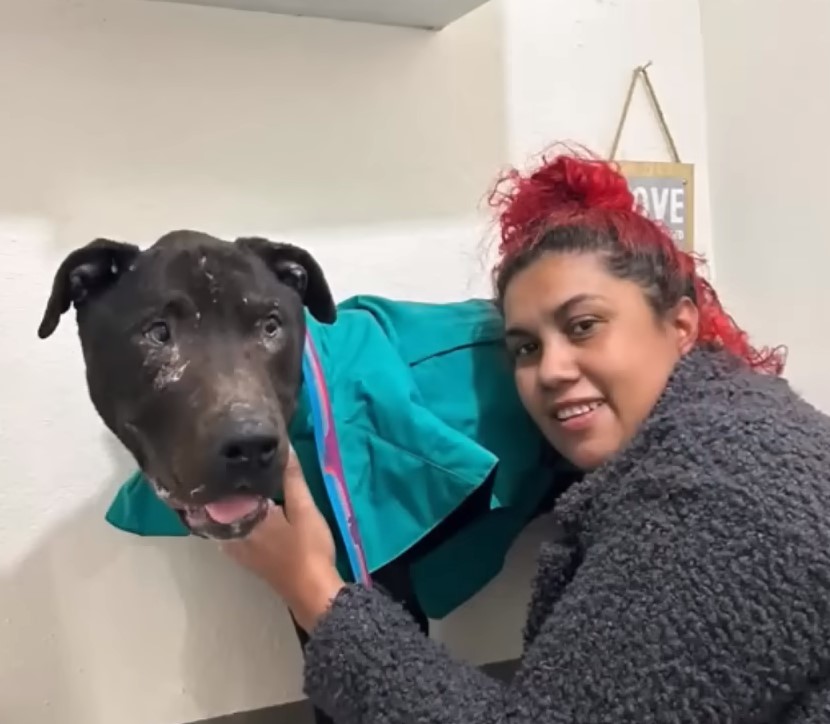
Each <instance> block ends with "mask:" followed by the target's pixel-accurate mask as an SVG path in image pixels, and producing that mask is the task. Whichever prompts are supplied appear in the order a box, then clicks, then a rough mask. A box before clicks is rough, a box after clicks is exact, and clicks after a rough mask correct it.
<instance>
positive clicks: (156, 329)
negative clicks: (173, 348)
mask: <svg viewBox="0 0 830 724" xmlns="http://www.w3.org/2000/svg"><path fill="white" fill-rule="evenodd" d="M144 334H145V336H146V337H147V338H148V339H149V340H150V341H151V342H153V343H155V344H167V343H168V342H169V341H170V338H171V336H172V335H171V334H170V326H169V325H168V324H167V322H154V323H153V324H151V325H150V326H149V327H148V328H147V331H146V332H145V333H144Z"/></svg>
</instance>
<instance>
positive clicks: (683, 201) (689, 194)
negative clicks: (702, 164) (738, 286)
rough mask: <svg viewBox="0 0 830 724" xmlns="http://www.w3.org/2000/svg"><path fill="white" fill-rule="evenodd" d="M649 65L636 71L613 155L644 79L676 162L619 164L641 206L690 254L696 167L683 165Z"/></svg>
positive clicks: (692, 233) (615, 139) (692, 236)
mask: <svg viewBox="0 0 830 724" xmlns="http://www.w3.org/2000/svg"><path fill="white" fill-rule="evenodd" d="M648 65H649V64H646V65H644V66H639V67H637V68H635V69H634V74H633V76H632V78H631V85H630V86H629V88H628V95H627V97H626V99H625V105H624V106H623V112H622V116H621V117H620V122H619V124H618V126H617V132H616V135H615V136H614V143H613V145H612V147H611V153H610V155H609V157H610V159H611V160H614V161H615V157H616V154H617V148H618V147H619V142H620V136H621V135H622V130H623V126H624V125H625V121H626V119H627V117H628V109H629V106H630V105H631V98H632V95H633V94H634V88H635V86H636V84H637V80H638V79H642V81H643V83H644V84H645V86H646V90H647V91H648V94H649V97H650V98H651V101H652V104H653V106H654V110H655V112H656V114H657V118H658V120H659V122H660V127H661V128H662V130H663V134H664V135H665V138H666V141H667V143H668V145H669V149H670V151H671V155H672V158H673V160H672V161H671V162H665V161H615V162H616V164H617V165H618V166H619V168H620V171H621V172H622V174H623V175H624V176H625V178H626V180H627V181H628V185H629V186H630V188H631V192H632V193H633V194H634V199H635V201H636V202H637V204H638V205H639V206H640V207H641V208H642V209H643V211H644V212H645V213H646V214H648V215H649V216H650V217H651V218H653V219H655V220H656V221H659V222H661V223H662V224H663V225H664V226H665V228H666V229H668V231H669V232H670V233H671V234H672V236H673V237H674V239H675V240H676V242H677V244H678V246H680V247H681V248H682V249H684V250H686V251H693V250H694V248H695V247H694V211H695V207H694V165H693V164H690V163H682V162H681V161H680V156H679V154H678V152H677V147H676V146H675V144H674V139H673V138H672V135H671V132H670V131H669V127H668V124H667V123H666V119H665V117H664V116H663V110H662V108H661V107H660V103H659V102H658V100H657V95H656V93H655V92H654V88H653V86H652V85H651V80H650V79H649V77H648V73H647V72H646V69H647V68H648Z"/></svg>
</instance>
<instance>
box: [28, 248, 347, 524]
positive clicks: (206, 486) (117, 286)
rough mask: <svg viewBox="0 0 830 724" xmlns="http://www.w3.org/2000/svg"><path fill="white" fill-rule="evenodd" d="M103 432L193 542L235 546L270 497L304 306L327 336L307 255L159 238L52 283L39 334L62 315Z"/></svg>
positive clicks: (326, 294) (93, 255)
mask: <svg viewBox="0 0 830 724" xmlns="http://www.w3.org/2000/svg"><path fill="white" fill-rule="evenodd" d="M72 304H74V306H75V308H76V310H77V324H78V331H79V335H80V340H81V346H82V350H83V355H84V361H85V365H86V377H87V386H88V389H89V393H90V397H91V399H92V402H93V404H94V406H95V408H96V410H97V411H98V414H99V415H100V416H101V418H102V420H103V421H104V423H105V424H106V425H107V426H108V427H109V428H110V430H112V432H113V433H114V434H115V435H116V436H117V437H118V438H119V439H120V440H121V442H122V443H123V444H124V445H125V446H126V447H127V448H128V449H129V450H130V451H131V453H132V454H133V456H134V457H135V459H136V461H137V463H138V465H139V467H140V468H141V469H142V471H143V472H144V474H145V475H146V477H147V478H148V479H150V480H151V481H152V483H153V485H154V487H155V490H156V493H157V494H158V495H159V496H160V497H161V498H162V499H164V500H165V501H166V502H167V503H168V504H169V505H170V506H172V507H173V508H175V509H176V510H177V511H178V512H179V514H180V516H181V517H182V520H183V521H184V522H185V524H186V525H187V526H188V527H189V528H190V529H191V531H192V532H194V533H195V534H197V535H201V536H205V537H211V538H233V537H239V536H243V535H245V534H247V532H248V531H250V530H251V528H253V527H254V525H256V523H257V522H259V520H261V519H262V517H263V516H264V514H265V511H266V509H267V508H266V506H267V500H268V499H269V498H272V497H274V496H275V495H277V494H278V493H279V492H280V487H281V483H282V480H281V478H282V471H283V469H284V467H285V462H286V459H287V454H288V447H289V440H288V435H287V426H288V424H289V422H290V420H291V417H292V415H293V414H294V410H295V406H296V398H297V393H298V390H299V387H300V383H301V370H302V351H303V342H304V338H305V317H304V306H305V307H308V309H309V311H310V313H311V314H313V315H314V316H315V317H316V318H317V319H319V320H320V321H323V322H333V321H334V319H335V314H336V312H335V306H334V302H333V300H332V296H331V292H330V291H329V288H328V285H327V283H326V280H325V278H324V275H323V273H322V271H321V269H320V267H319V266H318V264H317V263H316V261H315V260H314V259H313V258H312V257H311V255H310V254H308V253H307V252H306V251H304V250H302V249H300V248H298V247H295V246H292V245H290V244H280V243H275V242H271V241H268V240H266V239H261V238H244V239H237V240H236V241H235V242H233V243H230V242H226V241H222V240H219V239H216V238H214V237H211V236H208V235H206V234H201V233H198V232H193V231H178V232H172V233H170V234H167V235H165V236H163V237H162V238H161V239H159V240H158V241H157V242H156V243H155V244H154V245H153V246H151V247H150V248H148V249H147V250H145V251H141V250H140V249H139V248H138V247H137V246H134V245H132V244H126V243H123V242H117V241H110V240H107V239H97V240H95V241H93V242H91V243H90V244H88V245H86V246H84V247H81V248H79V249H76V250H75V251H73V252H72V253H71V254H69V256H67V258H66V259H65V260H64V261H63V263H62V264H61V266H60V268H59V269H58V271H57V274H56V275H55V279H54V283H53V287H52V293H51V296H50V298H49V301H48V304H47V306H46V310H45V313H44V316H43V321H42V322H41V325H40V328H39V330H38V334H39V336H40V337H41V338H46V337H48V336H49V335H51V334H52V332H54V330H55V328H56V327H57V325H58V322H59V321H60V318H61V315H62V314H63V313H64V312H66V311H67V310H68V309H69V307H70V305H72Z"/></svg>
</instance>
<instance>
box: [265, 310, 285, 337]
mask: <svg viewBox="0 0 830 724" xmlns="http://www.w3.org/2000/svg"><path fill="white" fill-rule="evenodd" d="M281 328H282V325H281V324H280V319H279V317H278V316H277V315H276V314H269V315H268V316H267V317H266V318H265V319H264V320H263V321H262V333H263V334H264V335H265V336H266V337H276V336H277V335H278V334H279V332H280V329H281Z"/></svg>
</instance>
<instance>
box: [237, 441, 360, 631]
mask: <svg viewBox="0 0 830 724" xmlns="http://www.w3.org/2000/svg"><path fill="white" fill-rule="evenodd" d="M284 496H285V505H284V507H279V506H277V505H273V504H272V505H271V506H270V508H269V510H268V515H267V516H266V517H265V519H264V520H263V521H262V522H261V523H259V525H257V526H256V528H254V529H253V530H252V531H251V532H250V533H249V534H248V536H247V537H246V538H244V539H242V540H235V541H226V542H223V543H222V544H221V548H222V550H223V551H224V552H225V553H227V554H228V555H229V556H230V557H231V558H232V559H233V560H235V561H236V562H237V563H239V564H240V565H242V566H244V567H245V568H248V569H249V570H251V571H253V572H254V573H255V574H256V575H258V576H259V577H260V578H262V579H263V580H265V581H266V582H267V583H268V584H269V585H270V586H271V587H272V588H273V589H274V590H275V591H276V592H277V593H278V594H279V595H280V597H281V598H282V599H283V600H284V601H285V603H286V604H287V605H288V607H289V608H290V609H291V612H292V613H293V614H294V618H295V619H296V620H297V623H298V624H299V625H300V626H301V627H302V628H303V629H305V630H306V631H309V630H311V629H312V628H313V627H314V625H315V624H316V623H317V621H318V620H319V618H320V617H321V616H322V615H323V614H324V613H325V612H326V611H327V610H328V607H329V605H330V604H331V601H332V599H333V598H334V597H335V596H336V595H337V592H338V591H340V589H341V588H342V587H343V586H344V585H345V584H344V582H343V579H342V578H341V577H340V574H339V573H338V572H337V568H336V567H335V565H334V561H335V549H334V538H333V537H332V535H331V531H330V530H329V527H328V525H327V523H326V520H325V518H323V516H322V514H321V513H320V511H319V510H318V509H317V506H316V505H315V504H314V499H313V498H312V497H311V493H310V492H309V489H308V485H307V484H306V481H305V476H304V475H303V471H302V469H301V468H300V463H299V461H298V460H297V456H296V455H295V453H294V450H293V449H291V450H290V451H289V455H288V464H287V466H286V469H285V477H284Z"/></svg>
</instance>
